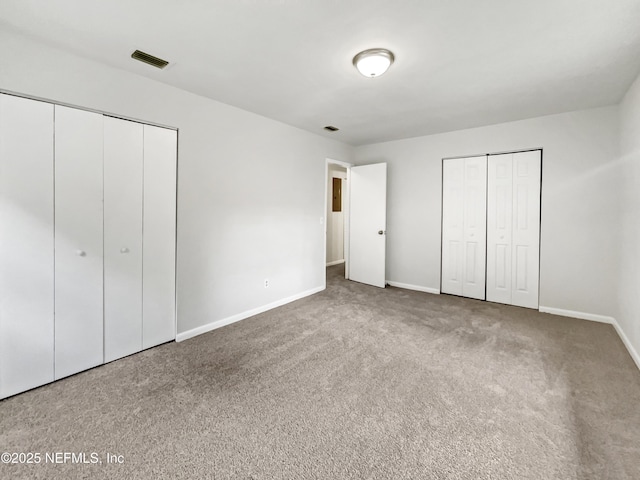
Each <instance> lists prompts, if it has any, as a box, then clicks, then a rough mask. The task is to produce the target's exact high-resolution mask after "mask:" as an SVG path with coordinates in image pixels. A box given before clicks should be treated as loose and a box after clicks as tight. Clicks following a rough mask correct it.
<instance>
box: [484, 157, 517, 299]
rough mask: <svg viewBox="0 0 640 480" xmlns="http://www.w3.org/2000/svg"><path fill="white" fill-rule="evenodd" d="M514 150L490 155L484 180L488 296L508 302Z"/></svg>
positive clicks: (509, 294) (509, 295) (509, 292)
mask: <svg viewBox="0 0 640 480" xmlns="http://www.w3.org/2000/svg"><path fill="white" fill-rule="evenodd" d="M512 158H513V154H506V155H489V158H488V173H487V177H488V181H487V300H489V301H491V302H498V303H506V304H510V303H511V255H512V254H511V243H512V239H511V230H512V223H513V213H512V210H513V207H512V204H513V198H512Z"/></svg>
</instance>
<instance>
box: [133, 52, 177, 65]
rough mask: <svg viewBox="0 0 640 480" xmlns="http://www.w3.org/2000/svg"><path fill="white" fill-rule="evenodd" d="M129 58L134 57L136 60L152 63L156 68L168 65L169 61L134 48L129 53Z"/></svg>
mask: <svg viewBox="0 0 640 480" xmlns="http://www.w3.org/2000/svg"><path fill="white" fill-rule="evenodd" d="M131 58H135V59H136V60H140V61H141V62H144V63H148V64H149V65H153V66H154V67H157V68H164V67H166V66H167V65H169V62H167V61H166V60H162V59H161V58H158V57H154V56H153V55H149V54H148V53H144V52H141V51H140V50H136V51H135V52H133V53H132V54H131Z"/></svg>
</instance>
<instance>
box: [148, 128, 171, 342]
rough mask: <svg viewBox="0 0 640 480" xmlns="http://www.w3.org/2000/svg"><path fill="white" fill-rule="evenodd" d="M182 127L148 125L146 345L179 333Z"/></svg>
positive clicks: (169, 339) (165, 340) (163, 340)
mask: <svg viewBox="0 0 640 480" xmlns="http://www.w3.org/2000/svg"><path fill="white" fill-rule="evenodd" d="M177 148H178V145H177V132H176V131H175V130H169V129H166V128H160V127H154V126H152V125H145V126H144V221H143V227H144V228H143V249H142V252H143V253H142V256H143V262H142V265H143V272H142V279H143V282H142V284H143V288H142V330H143V332H142V348H149V347H153V346H154V345H159V344H161V343H164V342H168V341H171V340H174V339H175V338H176V323H175V310H176V300H175V299H176V296H175V291H176V285H175V263H176V257H175V252H176V156H177Z"/></svg>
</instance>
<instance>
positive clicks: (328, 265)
mask: <svg viewBox="0 0 640 480" xmlns="http://www.w3.org/2000/svg"><path fill="white" fill-rule="evenodd" d="M341 263H344V259H342V260H335V261H333V262H329V263H327V267H333V266H334V265H340V264H341Z"/></svg>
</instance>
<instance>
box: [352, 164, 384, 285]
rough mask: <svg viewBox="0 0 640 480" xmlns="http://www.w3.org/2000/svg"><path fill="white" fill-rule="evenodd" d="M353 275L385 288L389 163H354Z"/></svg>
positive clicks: (355, 277)
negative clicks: (356, 165) (355, 165)
mask: <svg viewBox="0 0 640 480" xmlns="http://www.w3.org/2000/svg"><path fill="white" fill-rule="evenodd" d="M350 188H351V202H350V203H351V206H350V209H351V210H350V212H351V213H350V235H349V279H350V280H354V281H356V282H361V283H366V284H368V285H373V286H375V287H381V288H384V286H385V283H386V278H385V259H386V228H387V227H386V224H387V164H386V163H377V164H374V165H362V166H359V167H351V171H350Z"/></svg>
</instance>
